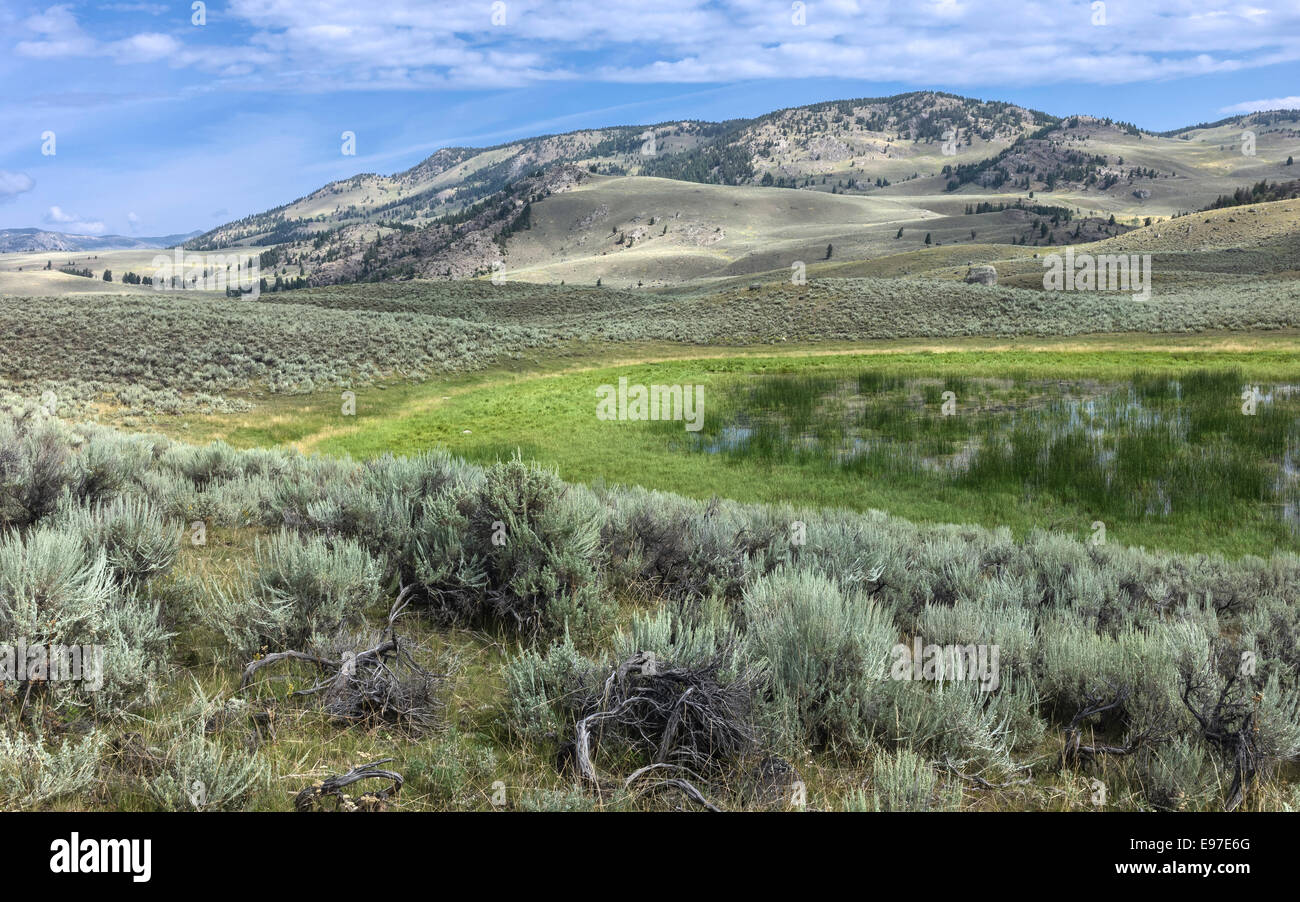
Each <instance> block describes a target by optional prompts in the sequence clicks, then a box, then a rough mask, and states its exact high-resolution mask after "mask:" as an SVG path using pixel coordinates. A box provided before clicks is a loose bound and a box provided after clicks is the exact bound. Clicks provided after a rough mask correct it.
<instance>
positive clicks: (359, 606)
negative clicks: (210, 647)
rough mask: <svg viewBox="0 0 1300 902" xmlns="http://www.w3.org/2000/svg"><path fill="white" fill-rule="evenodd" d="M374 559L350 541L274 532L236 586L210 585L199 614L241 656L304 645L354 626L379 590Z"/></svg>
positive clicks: (322, 641) (260, 542) (316, 644)
mask: <svg viewBox="0 0 1300 902" xmlns="http://www.w3.org/2000/svg"><path fill="white" fill-rule="evenodd" d="M379 577H380V567H379V564H378V562H377V561H375V559H374V558H372V557H371V556H370V554H369V553H368V552H367V551H366V550H365V549H364V548H362V547H361V546H360V545H359V544H357V543H356V542H354V541H352V540H351V539H341V538H340V539H334V540H329V539H326V538H324V537H322V536H310V535H309V536H302V535H299V534H298V533H295V532H293V531H291V530H281V531H280V532H279V533H277V534H275V535H273V536H271V537H270V538H268V539H265V540H261V539H259V540H258V542H257V546H256V550H255V553H254V569H253V570H252V571H251V572H247V571H246V572H245V573H244V574H243V579H242V581H241V582H242V584H240V585H236V586H235V587H234V588H227V587H225V586H223V585H220V584H215V585H214V586H213V587H212V589H213V590H212V593H211V598H210V599H209V604H208V606H207V607H206V608H205V610H204V612H203V619H204V621H205V622H207V623H208V625H209V626H211V627H213V628H214V629H216V630H218V631H219V632H220V633H221V634H222V635H224V636H225V638H226V641H227V642H228V643H229V644H230V646H231V648H232V650H233V651H234V652H235V653H236V654H237V655H239V656H241V657H242V658H243V659H244V660H247V659H249V658H250V657H251V656H252V655H253V654H255V653H256V652H257V651H258V650H259V649H261V648H263V647H266V648H268V649H270V650H272V651H281V650H285V649H295V650H299V651H302V650H305V649H308V648H317V647H320V646H323V645H325V644H328V642H329V640H330V639H332V638H333V637H334V636H336V635H338V633H339V632H340V631H342V630H344V629H347V628H350V627H356V626H359V625H360V624H361V623H362V621H363V615H364V613H365V610H366V608H368V607H370V606H371V605H372V604H375V603H376V602H377V601H378V600H379V598H380V595H381V591H380V586H379Z"/></svg>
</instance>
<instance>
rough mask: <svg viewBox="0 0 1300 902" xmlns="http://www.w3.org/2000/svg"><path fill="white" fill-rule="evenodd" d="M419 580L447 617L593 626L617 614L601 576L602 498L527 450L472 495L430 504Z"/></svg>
mask: <svg viewBox="0 0 1300 902" xmlns="http://www.w3.org/2000/svg"><path fill="white" fill-rule="evenodd" d="M426 504H427V510H426V511H425V513H424V516H423V517H422V520H421V524H420V529H419V531H418V534H417V536H416V539H415V542H414V554H415V561H416V568H417V581H418V582H419V583H420V584H421V585H422V586H423V587H424V589H425V591H426V593H427V595H428V596H429V600H430V601H431V603H433V604H434V605H435V606H436V607H437V608H438V609H439V610H441V611H442V612H443V613H444V614H446V615H448V616H450V617H452V618H454V619H457V620H461V621H465V622H479V621H485V620H491V621H494V622H497V623H500V624H503V625H504V626H506V627H507V628H508V629H511V630H514V631H517V632H521V633H525V634H529V635H537V634H541V633H549V634H552V635H554V634H558V633H559V632H560V631H561V630H563V629H565V627H566V625H567V626H568V627H570V628H572V629H574V630H577V631H580V632H589V631H591V630H593V629H595V628H596V627H597V626H599V625H602V624H604V623H606V622H607V621H608V619H609V617H610V616H611V615H612V613H613V602H612V601H611V600H610V599H609V598H608V596H607V594H606V592H605V590H604V587H603V585H602V580H601V577H600V570H599V567H600V563H601V560H600V553H599V549H600V525H601V522H602V513H601V508H600V505H599V504H598V503H597V502H596V500H595V499H594V498H593V497H591V495H590V494H589V493H587V492H586V491H585V490H583V489H581V488H579V487H575V486H566V485H565V484H564V483H563V482H561V481H560V479H559V477H558V476H557V475H556V474H555V473H554V472H553V471H551V470H546V469H542V468H541V467H538V466H535V465H532V464H526V463H524V462H523V461H522V460H520V459H519V458H518V457H516V458H514V459H512V460H510V461H506V462H502V463H497V464H495V465H493V466H491V467H489V468H487V470H486V471H485V472H484V476H483V480H482V482H481V484H480V485H479V486H478V489H477V492H476V493H475V495H474V496H473V497H472V498H459V497H457V493H455V492H443V493H442V494H441V495H440V496H439V497H437V498H436V499H434V500H433V501H429V502H426Z"/></svg>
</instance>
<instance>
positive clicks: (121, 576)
mask: <svg viewBox="0 0 1300 902" xmlns="http://www.w3.org/2000/svg"><path fill="white" fill-rule="evenodd" d="M64 520H65V523H66V525H67V527H68V528H69V529H71V530H73V531H75V532H77V533H78V534H80V535H81V539H82V542H84V543H85V546H86V551H87V553H88V554H94V553H95V552H97V551H103V553H104V557H105V560H106V561H107V563H108V567H109V569H110V570H111V571H112V572H113V575H114V577H115V578H116V579H117V581H118V582H119V583H122V584H124V585H127V586H139V585H142V584H144V583H146V582H148V581H149V580H151V579H154V578H156V577H159V576H162V575H163V574H165V573H167V572H168V571H169V570H171V568H172V565H173V564H175V563H176V556H177V554H178V553H179V552H180V529H181V524H180V521H176V520H170V519H167V518H164V517H163V515H162V514H161V513H160V512H159V510H158V509H157V508H156V507H155V506H154V505H153V504H152V503H151V502H150V501H148V500H147V499H145V498H141V497H140V496H138V495H120V496H118V497H116V498H114V499H113V500H112V501H108V502H101V503H99V504H96V505H95V506H94V507H90V508H87V507H74V508H71V509H70V510H68V511H67V512H66V513H65V515H64Z"/></svg>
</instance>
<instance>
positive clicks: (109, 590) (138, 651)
mask: <svg viewBox="0 0 1300 902" xmlns="http://www.w3.org/2000/svg"><path fill="white" fill-rule="evenodd" d="M0 636H4V637H6V639H5V640H4V641H11V638H12V640H17V639H19V638H21V639H23V640H25V641H26V643H27V645H28V646H29V647H30V646H35V645H46V646H48V645H50V644H54V645H62V646H69V647H71V646H78V647H94V646H99V647H101V648H102V655H101V656H100V661H99V662H98V663H99V664H102V672H100V673H99V674H97V675H95V674H91V675H90V676H88V677H87V678H86V679H83V680H81V681H59V682H55V681H49V682H42V683H41V684H40V685H39V687H38V688H39V689H40V690H41V691H42V692H43V693H44V694H45V695H46V697H48V698H49V699H51V700H53V701H55V702H59V703H62V702H73V703H76V704H89V705H91V706H93V707H94V708H95V709H96V710H97V711H101V712H105V713H111V712H113V711H117V710H119V709H122V708H128V707H131V706H132V705H134V704H137V703H143V702H146V701H148V700H149V699H150V698H151V696H152V691H153V688H154V686H155V682H156V679H157V677H158V676H159V675H160V674H161V673H162V672H163V671H164V670H165V669H166V667H167V663H168V651H169V639H170V636H169V634H168V633H167V632H166V631H165V630H164V629H163V627H162V626H161V624H160V621H159V612H158V606H157V604H156V602H152V601H149V600H145V599H141V598H139V597H137V596H136V595H134V594H132V593H130V592H124V591H123V590H122V588H121V587H119V586H118V584H117V581H116V580H115V579H114V576H113V572H112V570H111V569H110V568H109V566H108V562H107V560H106V558H105V556H104V553H103V551H102V550H97V551H95V552H93V553H91V552H88V550H87V548H86V546H85V543H84V542H83V540H82V537H81V536H80V535H79V534H78V533H75V532H71V531H67V530H58V529H53V528H49V527H38V528H36V529H34V530H31V531H30V532H28V533H27V534H26V535H20V534H18V533H16V532H10V533H8V534H6V535H4V536H0ZM10 637H11V638H10ZM83 666H88V665H83Z"/></svg>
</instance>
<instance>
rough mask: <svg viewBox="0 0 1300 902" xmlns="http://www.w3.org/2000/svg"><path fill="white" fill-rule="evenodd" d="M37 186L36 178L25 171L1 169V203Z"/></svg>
mask: <svg viewBox="0 0 1300 902" xmlns="http://www.w3.org/2000/svg"><path fill="white" fill-rule="evenodd" d="M35 187H36V180H35V179H33V178H32V177H31V176H30V175H28V174H27V173H25V172H10V171H9V170H7V169H0V203H4V202H5V201H9V200H13V199H14V198H15V197H17V196H18V195H20V194H24V193H26V192H28V191H31V190H32V189H33V188H35Z"/></svg>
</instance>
